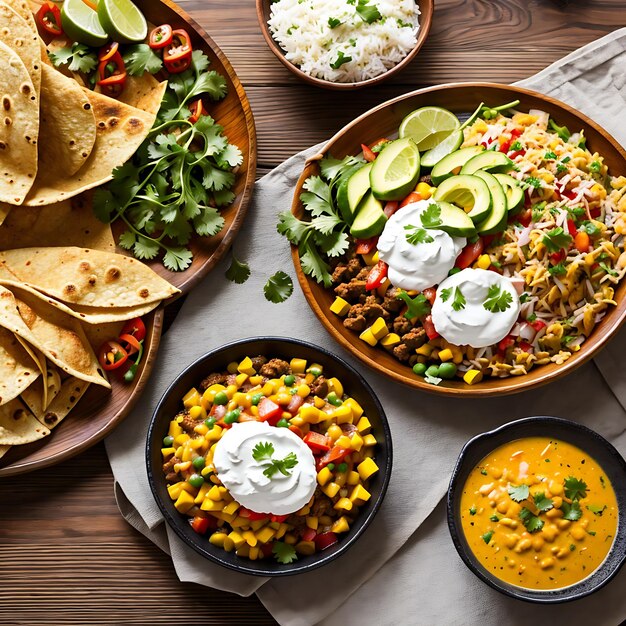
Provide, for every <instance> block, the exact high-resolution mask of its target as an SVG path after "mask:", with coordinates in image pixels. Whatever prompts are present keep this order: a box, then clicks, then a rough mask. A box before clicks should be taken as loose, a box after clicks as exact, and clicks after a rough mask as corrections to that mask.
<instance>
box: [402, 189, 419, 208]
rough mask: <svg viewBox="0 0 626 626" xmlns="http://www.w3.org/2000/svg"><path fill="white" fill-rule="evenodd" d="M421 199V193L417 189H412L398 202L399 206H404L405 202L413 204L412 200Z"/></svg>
mask: <svg viewBox="0 0 626 626" xmlns="http://www.w3.org/2000/svg"><path fill="white" fill-rule="evenodd" d="M421 199H422V196H421V194H419V193H417V191H412V192H411V193H410V194H409V195H408V196H407V197H406V198H405V199H404V200H402V202H400V208H402V207H405V206H406V205H407V204H413V202H419V201H420V200H421Z"/></svg>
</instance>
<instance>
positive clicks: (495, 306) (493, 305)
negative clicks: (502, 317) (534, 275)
mask: <svg viewBox="0 0 626 626" xmlns="http://www.w3.org/2000/svg"><path fill="white" fill-rule="evenodd" d="M512 302H513V296H512V295H511V294H510V293H509V292H508V291H507V290H506V289H502V288H501V287H500V286H499V285H491V287H489V291H488V292H487V300H486V301H485V302H484V303H483V307H484V308H485V309H487V311H490V312H491V313H498V312H499V313H502V312H503V311H506V310H507V309H508V308H509V307H510V306H511V303H512Z"/></svg>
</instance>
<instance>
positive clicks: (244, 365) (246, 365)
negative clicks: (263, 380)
mask: <svg viewBox="0 0 626 626" xmlns="http://www.w3.org/2000/svg"><path fill="white" fill-rule="evenodd" d="M237 371H238V372H239V373H241V374H247V375H248V376H254V375H255V374H256V370H255V369H254V367H252V359H251V358H250V357H249V356H247V357H246V358H245V359H244V360H243V361H241V363H239V365H238V366H237Z"/></svg>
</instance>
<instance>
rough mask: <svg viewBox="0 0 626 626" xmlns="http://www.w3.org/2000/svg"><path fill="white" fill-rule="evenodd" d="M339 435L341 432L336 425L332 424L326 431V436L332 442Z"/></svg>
mask: <svg viewBox="0 0 626 626" xmlns="http://www.w3.org/2000/svg"><path fill="white" fill-rule="evenodd" d="M341 435H343V430H341V428H339V426H337V424H332V425H331V426H329V427H328V430H327V431H326V436H327V437H330V438H331V439H332V440H333V441H337V439H339V437H341Z"/></svg>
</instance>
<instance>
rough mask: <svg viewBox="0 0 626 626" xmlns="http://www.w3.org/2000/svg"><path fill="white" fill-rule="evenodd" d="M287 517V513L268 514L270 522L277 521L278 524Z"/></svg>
mask: <svg viewBox="0 0 626 626" xmlns="http://www.w3.org/2000/svg"><path fill="white" fill-rule="evenodd" d="M288 517H289V514H287V515H270V522H278V523H279V524H282V523H283V522H284V521H285V520H286V519H287V518H288Z"/></svg>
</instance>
